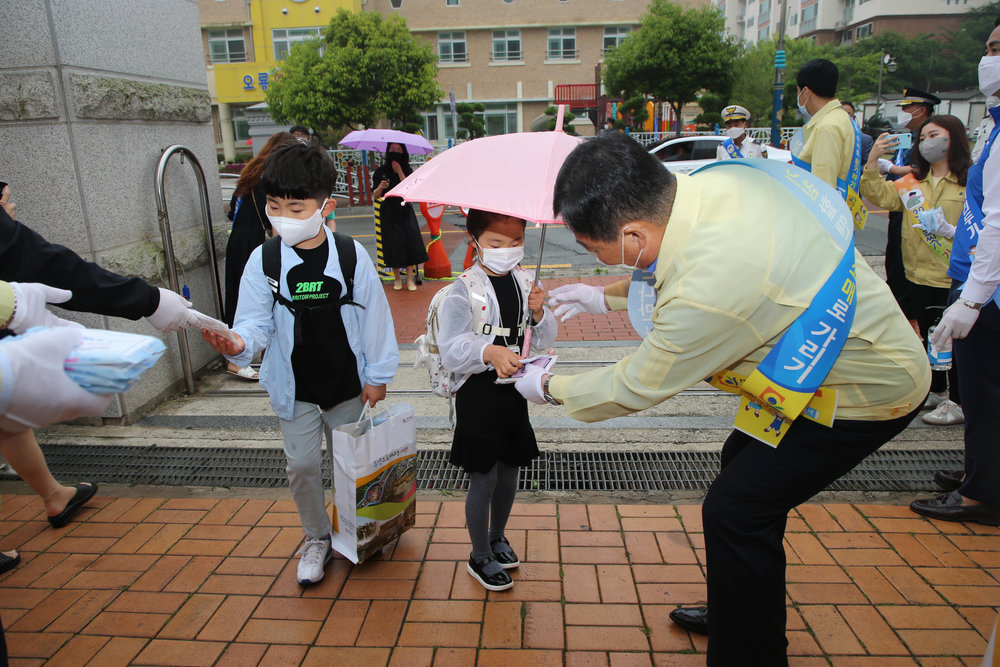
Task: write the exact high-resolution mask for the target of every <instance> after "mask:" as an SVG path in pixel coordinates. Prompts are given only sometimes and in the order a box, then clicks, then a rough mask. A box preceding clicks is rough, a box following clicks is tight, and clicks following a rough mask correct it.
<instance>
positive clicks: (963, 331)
mask: <svg viewBox="0 0 1000 667" xmlns="http://www.w3.org/2000/svg"><path fill="white" fill-rule="evenodd" d="M978 319H979V311H978V310H975V309H973V308H969V307H968V306H966V305H965V304H964V303H962V302H961V301H956V302H955V303H953V304H951V305H950V306H948V308H947V309H946V310H945V311H944V315H942V316H941V321H940V322H939V323H938V325H937V328H936V329H934V335H933V336H931V345H932V346H933V347H934V349H935V350H940V349H941V348H942V347H944V346H946V345H947V344H948V341H950V340H951V339H952V338H965V337H966V336H968V335H969V332H970V331H971V330H972V325H974V324H975V323H976V320H978Z"/></svg>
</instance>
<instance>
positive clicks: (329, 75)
mask: <svg viewBox="0 0 1000 667" xmlns="http://www.w3.org/2000/svg"><path fill="white" fill-rule="evenodd" d="M436 75H437V58H436V57H435V56H434V53H433V51H432V50H431V47H430V45H428V44H424V43H423V42H421V41H420V40H418V39H416V38H414V37H413V36H412V35H410V32H409V29H408V28H407V27H406V21H405V20H403V19H402V18H401V17H399V16H391V17H390V18H388V19H385V20H383V18H382V16H381V14H378V13H376V12H359V13H352V12H348V11H346V10H343V9H341V10H339V11H338V12H337V14H336V15H335V16H334V17H333V18H332V19H331V20H330V25H329V27H328V28H327V29H326V30H325V31H324V33H323V35H322V37H319V38H317V39H314V40H311V41H308V42H302V43H299V44H296V45H295V46H294V47H293V48H292V52H291V54H289V56H288V59H287V60H286V61H284V63H283V64H282V65H281V68H280V70H279V71H278V72H277V75H276V77H275V81H274V82H273V83H272V84H271V85H270V87H269V88H268V91H267V94H266V100H267V104H268V107H270V112H271V116H272V117H273V118H274V119H275V121H277V122H279V123H290V122H296V123H302V124H304V125H308V126H310V127H314V128H317V129H319V130H323V129H328V128H338V127H341V126H343V125H354V124H357V125H362V126H364V127H371V126H373V125H375V123H377V122H378V121H379V119H381V118H383V117H384V118H388V119H389V120H390V121H393V122H394V123H396V124H400V123H402V122H403V119H407V118H410V117H412V116H413V115H414V114H415V112H417V111H419V110H420V109H425V108H427V107H430V106H432V105H433V104H434V103H435V102H437V101H438V100H439V99H441V97H442V96H443V95H444V91H443V90H442V89H441V87H440V86H439V85H438V83H437V81H436V80H435V76H436Z"/></svg>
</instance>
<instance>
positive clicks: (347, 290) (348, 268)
mask: <svg viewBox="0 0 1000 667" xmlns="http://www.w3.org/2000/svg"><path fill="white" fill-rule="evenodd" d="M333 242H334V246H335V247H336V248H337V258H338V259H339V260H340V272H341V273H342V274H344V296H343V298H341V299H340V305H341V306H345V305H348V304H349V305H352V306H358V307H359V308H361V309H362V310H364V309H365V307H364V306H362V305H361V304H360V303H355V301H354V271H355V270H356V269H357V268H358V252H357V248H356V246H355V245H354V238H353V237H351V236H348V235H347V234H338V233H337V232H333Z"/></svg>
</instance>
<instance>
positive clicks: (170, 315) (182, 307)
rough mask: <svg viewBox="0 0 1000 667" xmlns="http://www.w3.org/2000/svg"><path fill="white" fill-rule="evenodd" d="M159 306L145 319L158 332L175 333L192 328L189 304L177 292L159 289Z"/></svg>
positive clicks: (192, 322)
mask: <svg viewBox="0 0 1000 667" xmlns="http://www.w3.org/2000/svg"><path fill="white" fill-rule="evenodd" d="M159 290H160V305H158V306H157V307H156V310H155V311H153V314H152V315H150V316H149V317H147V318H146V319H147V320H148V321H149V323H150V324H152V325H153V326H154V327H156V328H157V329H159V330H160V331H166V332H170V331H177V330H178V329H186V328H188V327H190V326H194V321H193V319H192V318H191V302H190V301H188V300H187V299H185V298H184V297H182V296H181V295H180V294H178V293H177V292H171V291H170V290H168V289H163V288H162V287H160V288H159Z"/></svg>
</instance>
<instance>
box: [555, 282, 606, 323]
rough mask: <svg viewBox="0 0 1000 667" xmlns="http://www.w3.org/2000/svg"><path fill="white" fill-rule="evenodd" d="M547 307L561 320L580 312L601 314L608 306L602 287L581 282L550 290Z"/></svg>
mask: <svg viewBox="0 0 1000 667" xmlns="http://www.w3.org/2000/svg"><path fill="white" fill-rule="evenodd" d="M549 307H551V308H552V309H553V311H552V312H553V314H554V315H555V316H556V317H558V318H560V321H562V322H565V321H566V320H568V319H569V318H571V317H576V316H577V315H579V314H580V313H590V314H591V315H603V314H604V313H606V312H608V306H607V304H606V303H605V301H604V288H603V287H594V286H593V285H584V284H583V283H574V284H572V285H562V286H561V287H555V288H553V289H552V290H550V291H549Z"/></svg>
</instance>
